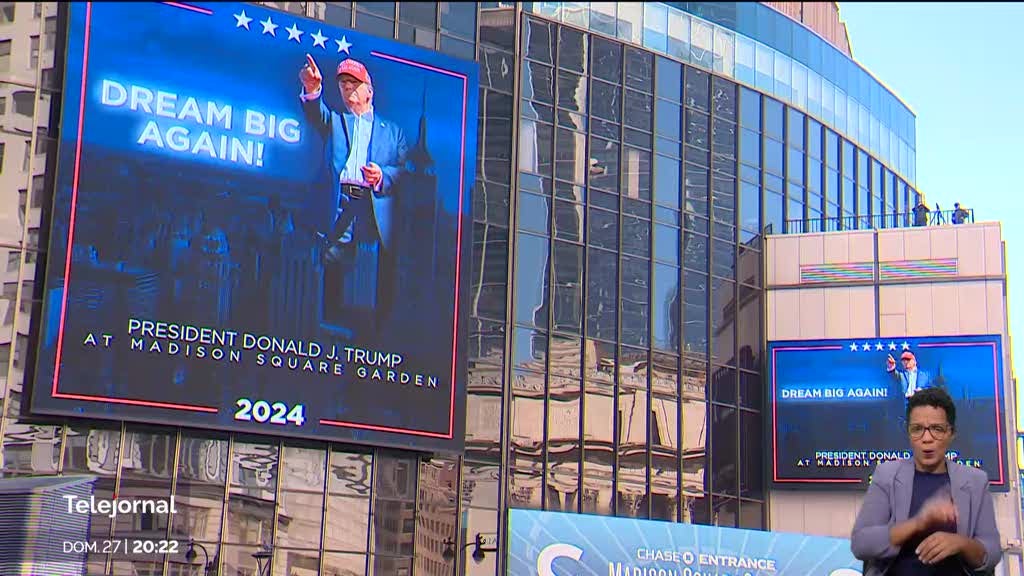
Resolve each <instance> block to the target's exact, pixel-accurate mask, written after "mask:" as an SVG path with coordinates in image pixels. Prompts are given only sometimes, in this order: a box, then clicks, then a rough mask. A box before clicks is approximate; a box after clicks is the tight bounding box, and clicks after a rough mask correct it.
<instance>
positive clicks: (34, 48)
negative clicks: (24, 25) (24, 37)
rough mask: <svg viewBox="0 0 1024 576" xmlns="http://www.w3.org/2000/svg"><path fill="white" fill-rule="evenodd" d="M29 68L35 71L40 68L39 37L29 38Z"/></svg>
mask: <svg viewBox="0 0 1024 576" xmlns="http://www.w3.org/2000/svg"><path fill="white" fill-rule="evenodd" d="M29 45H30V48H29V51H28V67H29V68H32V69H35V68H36V67H38V66H39V36H32V37H31V38H29Z"/></svg>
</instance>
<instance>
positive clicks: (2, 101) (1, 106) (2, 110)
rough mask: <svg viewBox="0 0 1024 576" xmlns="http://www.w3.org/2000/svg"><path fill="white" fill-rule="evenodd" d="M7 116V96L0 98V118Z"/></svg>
mask: <svg viewBox="0 0 1024 576" xmlns="http://www.w3.org/2000/svg"><path fill="white" fill-rule="evenodd" d="M4 114H7V96H0V116H3V115H4Z"/></svg>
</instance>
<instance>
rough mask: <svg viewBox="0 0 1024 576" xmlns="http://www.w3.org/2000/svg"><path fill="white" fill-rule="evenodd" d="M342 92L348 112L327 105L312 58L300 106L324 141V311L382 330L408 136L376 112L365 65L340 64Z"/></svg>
mask: <svg viewBox="0 0 1024 576" xmlns="http://www.w3.org/2000/svg"><path fill="white" fill-rule="evenodd" d="M335 77H336V79H337V82H338V90H339V92H340V93H341V96H342V101H343V103H344V106H345V109H344V110H342V111H341V112H340V113H339V112H338V111H335V110H332V109H331V107H330V106H328V105H327V103H326V102H325V101H324V98H323V76H322V74H321V73H320V68H319V67H318V66H317V64H316V61H315V60H313V57H312V56H310V55H309V54H307V55H306V63H305V65H304V66H303V67H302V69H301V70H300V72H299V79H300V81H301V82H302V94H301V96H300V98H301V100H302V106H303V109H304V111H305V114H306V118H307V119H308V120H309V122H310V123H311V124H312V125H313V126H314V127H315V128H316V129H317V130H318V131H319V132H320V134H321V135H322V136H323V138H324V141H325V153H326V155H327V160H328V165H329V167H330V176H331V181H332V182H333V185H332V186H333V187H332V191H333V195H332V198H333V200H332V202H331V210H335V211H336V214H335V215H334V217H333V227H332V229H331V230H330V232H328V233H327V234H322V236H323V238H324V240H325V242H326V249H325V260H326V264H327V265H326V267H325V288H324V303H325V308H327V307H328V305H333V306H335V307H336V309H335V312H336V315H339V316H340V318H337V319H338V320H341V321H344V322H345V323H349V322H357V323H358V322H359V321H360V320H363V321H368V322H369V323H370V325H372V326H373V329H374V330H376V329H378V328H380V326H381V325H382V323H383V322H384V321H385V320H386V317H387V315H388V314H389V312H390V308H391V304H392V300H393V290H394V286H393V284H394V272H395V270H394V266H395V246H394V231H395V224H394V219H395V212H396V208H395V193H396V191H397V189H398V185H399V183H400V182H401V180H402V177H403V175H404V174H405V173H406V158H407V154H408V149H409V147H408V144H407V142H406V138H405V133H404V132H403V130H402V129H401V128H400V127H399V126H397V125H396V124H394V123H393V122H391V121H389V120H387V119H385V118H383V117H382V116H381V115H380V114H379V113H377V111H376V110H375V109H374V107H373V90H374V89H373V80H372V79H371V77H370V73H369V71H367V69H366V66H365V65H363V63H362V62H359V61H357V60H354V59H351V58H349V59H347V60H344V61H342V62H341V63H339V64H338V67H337V70H336V75H335Z"/></svg>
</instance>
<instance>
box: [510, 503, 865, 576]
mask: <svg viewBox="0 0 1024 576" xmlns="http://www.w3.org/2000/svg"><path fill="white" fill-rule="evenodd" d="M508 534H509V536H508V571H507V574H508V576H555V575H563V574H564V575H569V574H592V575H596V574H600V575H604V574H608V575H609V576H673V575H699V574H708V575H711V574H719V575H723V576H724V575H735V576H740V575H754V574H758V575H760V574H783V575H786V574H799V575H800V576H859V575H860V574H861V570H860V569H861V567H862V562H861V561H860V560H857V559H856V558H855V557H854V556H853V553H852V552H851V551H850V541H849V540H846V539H843V538H826V537H821V536H808V535H806V534H788V533H784V532H765V531H763V530H741V529H737V528H721V527H718V526H701V525H699V524H679V523H676V522H664V521H656V520H636V519H633V518H613V517H608V516H596V515H590V514H569V513H564V512H541V511H537V510H509V512H508Z"/></svg>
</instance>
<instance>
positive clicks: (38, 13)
mask: <svg viewBox="0 0 1024 576" xmlns="http://www.w3.org/2000/svg"><path fill="white" fill-rule="evenodd" d="M42 15H43V3H42V2H33V3H32V17H33V18H40V17H42Z"/></svg>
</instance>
